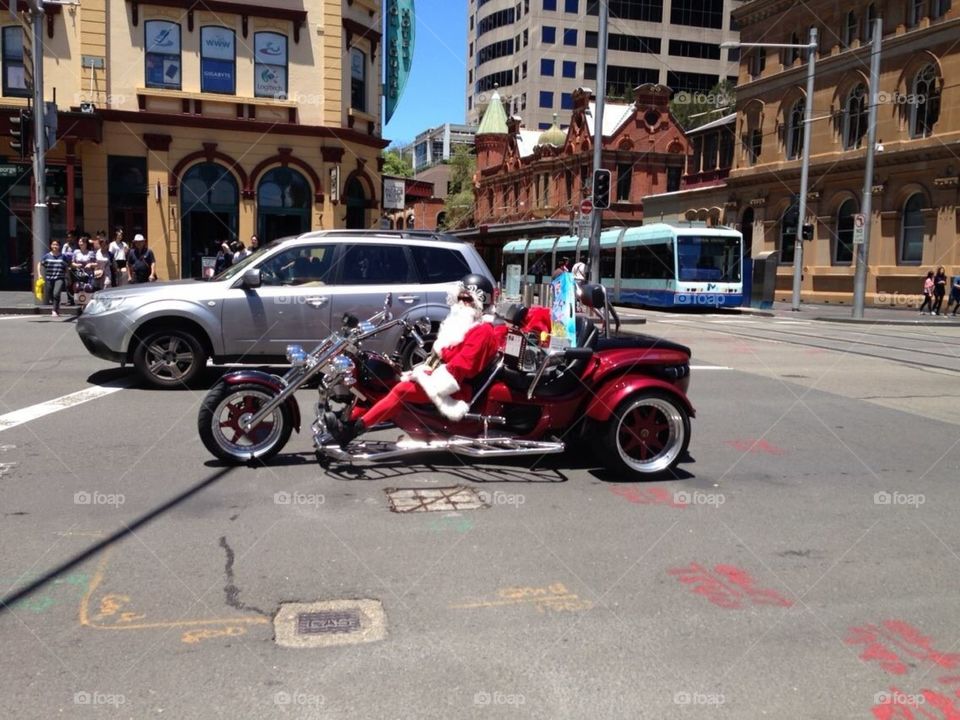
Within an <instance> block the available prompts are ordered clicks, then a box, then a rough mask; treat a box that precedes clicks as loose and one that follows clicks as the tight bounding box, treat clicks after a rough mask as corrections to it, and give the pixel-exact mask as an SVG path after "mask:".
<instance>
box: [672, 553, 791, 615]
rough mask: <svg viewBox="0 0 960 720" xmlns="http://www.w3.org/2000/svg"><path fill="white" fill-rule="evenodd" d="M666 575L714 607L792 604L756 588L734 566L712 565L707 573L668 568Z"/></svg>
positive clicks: (701, 569)
mask: <svg viewBox="0 0 960 720" xmlns="http://www.w3.org/2000/svg"><path fill="white" fill-rule="evenodd" d="M667 574H668V575H672V576H674V577H675V578H677V579H678V580H679V581H680V582H681V583H683V584H684V585H690V586H691V589H692V591H693V593H694V594H696V595H702V596H703V597H705V598H707V600H709V601H710V602H711V603H713V604H714V605H716V606H717V607H722V608H724V609H727V610H740V609H742V608H743V607H745V606H747V605H750V604H753V605H776V606H778V607H790V606H791V605H793V602H792V601H790V600H788V599H787V598H785V597H784V596H783V595H781V594H780V593H778V592H777V591H775V590H769V589H766V588H758V587H756V583H755V581H754V579H753V578H752V577H750V574H749V573H748V572H747V571H746V570H744V569H743V568H738V567H736V566H734V565H723V564H720V565H715V566H714V568H713V570H712V571H711V570H708V569H707V568H705V567H703V566H702V565H700V564H699V563H691V564H690V565H689V566H687V567H681V568H671V569H670V570H667Z"/></svg>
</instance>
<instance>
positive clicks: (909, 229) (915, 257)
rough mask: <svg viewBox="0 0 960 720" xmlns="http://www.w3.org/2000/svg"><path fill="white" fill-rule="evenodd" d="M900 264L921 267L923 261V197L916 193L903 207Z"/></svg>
mask: <svg viewBox="0 0 960 720" xmlns="http://www.w3.org/2000/svg"><path fill="white" fill-rule="evenodd" d="M900 232H901V235H900V262H901V263H904V264H912V265H919V264H920V261H921V260H923V233H924V227H923V195H921V194H920V193H914V194H913V195H911V196H910V197H909V198H907V202H906V203H905V204H904V206H903V217H902V218H901V231H900Z"/></svg>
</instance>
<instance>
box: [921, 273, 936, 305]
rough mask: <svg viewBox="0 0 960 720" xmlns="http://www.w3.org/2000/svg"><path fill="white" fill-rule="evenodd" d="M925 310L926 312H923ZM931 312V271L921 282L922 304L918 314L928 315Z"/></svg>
mask: <svg viewBox="0 0 960 720" xmlns="http://www.w3.org/2000/svg"><path fill="white" fill-rule="evenodd" d="M924 308H927V312H924V310H923V309H924ZM931 312H933V270H931V271H930V272H928V273H927V277H926V278H924V280H923V304H922V305H921V306H920V314H921V315H928V314H929V313H931Z"/></svg>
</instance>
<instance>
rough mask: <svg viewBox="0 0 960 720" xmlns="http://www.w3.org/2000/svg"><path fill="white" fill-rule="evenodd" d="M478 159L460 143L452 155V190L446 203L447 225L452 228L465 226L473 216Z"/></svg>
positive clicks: (444, 208)
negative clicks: (474, 182) (474, 185)
mask: <svg viewBox="0 0 960 720" xmlns="http://www.w3.org/2000/svg"><path fill="white" fill-rule="evenodd" d="M476 169H477V159H476V157H474V155H473V153H472V152H471V149H470V147H469V146H467V145H458V146H457V147H456V148H455V149H454V151H453V155H452V156H451V157H450V192H449V193H448V194H447V200H446V202H445V203H444V207H443V211H444V212H445V213H446V226H447V227H448V228H451V229H455V228H458V227H464V226H466V225H467V223H468V221H469V220H470V218H471V217H473V207H474V197H473V175H474V173H475V172H476Z"/></svg>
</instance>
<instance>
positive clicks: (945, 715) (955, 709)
mask: <svg viewBox="0 0 960 720" xmlns="http://www.w3.org/2000/svg"><path fill="white" fill-rule="evenodd" d="M886 695H887V698H885V699H884V702H881V703H878V704H877V705H874V706H873V707H872V708H871V711H872V712H873V716H874V717H875V718H876V719H877V720H924V718H926V720H960V706H958V705H957V704H956V703H955V702H954V701H953V700H951V699H950V698H949V697H948V696H946V695H944V694H943V693H939V692H937V691H936V690H929V689H924V690H921V691H920V694H919V695H916V696H910V695H907V694H906V693H904V692H903V691H902V690H899V689H897V688H893V687H891V688H890V690H889V691H888V692H887V693H886ZM958 695H960V693H958Z"/></svg>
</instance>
